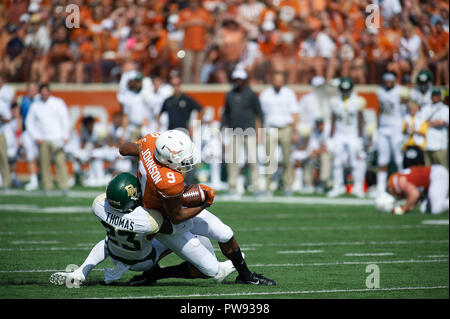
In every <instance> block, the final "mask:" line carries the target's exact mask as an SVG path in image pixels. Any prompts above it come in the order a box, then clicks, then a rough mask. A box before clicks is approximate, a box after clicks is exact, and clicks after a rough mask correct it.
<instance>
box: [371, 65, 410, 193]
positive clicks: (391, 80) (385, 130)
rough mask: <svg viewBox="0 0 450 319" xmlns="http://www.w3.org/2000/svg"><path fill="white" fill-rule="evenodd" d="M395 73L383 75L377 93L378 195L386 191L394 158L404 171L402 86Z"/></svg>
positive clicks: (399, 167) (398, 166) (398, 167)
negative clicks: (390, 166)
mask: <svg viewBox="0 0 450 319" xmlns="http://www.w3.org/2000/svg"><path fill="white" fill-rule="evenodd" d="M395 80H396V77H395V75H394V73H391V72H387V73H385V74H383V85H382V86H381V87H380V88H379V90H378V92H377V98H378V102H379V113H378V121H377V122H378V132H377V133H378V134H377V152H378V158H377V165H378V172H377V193H378V194H381V193H383V192H385V191H386V183H387V176H388V165H389V162H390V160H391V157H393V159H394V162H395V164H396V165H397V169H398V170H401V169H402V149H401V148H402V142H403V135H402V124H403V122H402V119H403V117H404V116H405V113H406V112H405V110H404V107H403V106H402V104H401V86H399V85H396V84H395Z"/></svg>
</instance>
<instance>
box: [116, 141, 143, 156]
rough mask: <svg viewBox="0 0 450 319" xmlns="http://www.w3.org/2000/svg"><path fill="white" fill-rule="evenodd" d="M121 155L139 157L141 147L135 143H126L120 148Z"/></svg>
mask: <svg viewBox="0 0 450 319" xmlns="http://www.w3.org/2000/svg"><path fill="white" fill-rule="evenodd" d="M119 153H120V155H122V156H136V157H137V156H139V145H138V144H136V143H133V142H125V143H123V144H121V145H120V146H119Z"/></svg>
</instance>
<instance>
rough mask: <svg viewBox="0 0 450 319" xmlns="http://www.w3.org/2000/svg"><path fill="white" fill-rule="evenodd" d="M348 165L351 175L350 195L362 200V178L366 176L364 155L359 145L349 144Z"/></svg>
mask: <svg viewBox="0 0 450 319" xmlns="http://www.w3.org/2000/svg"><path fill="white" fill-rule="evenodd" d="M349 153H350V165H351V168H352V175H353V191H352V193H353V194H354V195H355V196H357V197H359V198H362V197H364V196H365V195H364V177H365V175H366V167H367V164H366V154H365V153H364V151H363V150H362V149H361V148H360V146H359V145H356V144H351V145H350V146H349Z"/></svg>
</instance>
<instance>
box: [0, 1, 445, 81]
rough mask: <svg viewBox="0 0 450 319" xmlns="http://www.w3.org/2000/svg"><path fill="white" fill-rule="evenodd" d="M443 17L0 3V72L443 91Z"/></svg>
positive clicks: (333, 5)
mask: <svg viewBox="0 0 450 319" xmlns="http://www.w3.org/2000/svg"><path fill="white" fill-rule="evenodd" d="M71 4H73V5H75V6H69V5H71ZM371 4H375V5H378V8H380V11H379V14H378V13H377V12H378V11H376V10H375V11H374V9H370V8H372V7H368V5H371ZM368 8H369V9H368ZM448 14H449V3H448V1H447V0H426V1H425V0H383V1H378V0H375V1H368V0H336V1H326V0H314V1H311V0H249V1H243V0H224V1H222V0H191V1H187V0H184V1H183V0H71V1H70V0H55V1H50V0H2V1H1V2H0V72H2V73H4V74H5V76H6V79H7V80H8V81H9V82H29V81H33V82H38V83H45V82H61V83H66V82H70V83H72V82H76V83H110V82H118V81H119V79H120V77H121V74H122V73H124V72H126V71H127V70H128V69H129V67H128V66H129V65H130V64H133V63H134V64H136V65H137V66H138V69H139V70H141V72H142V73H143V75H144V76H146V77H153V76H154V75H155V74H157V75H159V76H161V77H162V79H163V80H164V81H165V82H168V81H169V77H170V72H171V71H174V70H175V71H177V72H179V73H180V75H181V79H182V82H183V83H228V82H229V80H230V78H231V74H232V71H233V70H234V69H235V68H237V67H239V68H243V69H245V70H246V72H247V73H248V76H249V82H250V83H251V84H261V83H269V82H270V81H271V79H270V78H269V76H270V74H272V73H275V72H280V73H283V74H284V75H285V77H286V80H287V83H288V84H298V83H300V84H309V83H310V82H311V80H312V78H313V77H314V76H322V77H324V78H325V79H326V81H330V80H331V79H333V78H336V77H348V76H351V77H352V78H353V79H354V81H355V83H356V84H375V83H380V81H381V76H382V74H384V73H385V72H386V71H390V72H394V73H395V74H396V78H397V81H398V83H408V82H413V81H412V79H415V77H416V76H417V74H418V72H419V71H420V70H421V69H429V70H431V72H432V73H433V74H434V81H435V84H436V85H442V84H444V85H447V86H448V85H449V73H448V67H449V64H448V61H449V56H448V43H449V36H448V32H449V31H448V30H449V29H448V28H449V15H448Z"/></svg>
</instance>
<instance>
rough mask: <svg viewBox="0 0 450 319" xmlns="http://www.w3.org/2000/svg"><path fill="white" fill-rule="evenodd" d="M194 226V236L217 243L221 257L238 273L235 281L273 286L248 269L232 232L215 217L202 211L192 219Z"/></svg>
mask: <svg viewBox="0 0 450 319" xmlns="http://www.w3.org/2000/svg"><path fill="white" fill-rule="evenodd" d="M192 220H193V222H194V226H193V227H192V229H191V232H192V233H193V234H196V235H200V236H204V237H208V238H210V239H214V240H215V241H217V242H218V244H219V247H220V250H221V251H222V253H223V255H224V256H225V257H227V258H228V259H229V260H231V262H232V264H233V266H234V267H235V268H236V271H237V272H238V273H239V275H238V277H237V278H236V281H237V282H239V283H253V284H258V285H275V282H274V281H273V280H271V279H268V278H265V277H263V276H261V275H258V274H255V273H253V272H251V271H250V270H249V269H248V266H247V263H246V262H245V260H244V256H243V255H242V253H241V249H240V247H239V244H238V242H237V241H236V238H235V237H234V234H233V230H232V229H231V228H230V227H229V226H228V225H225V224H224V223H223V222H222V221H221V220H220V219H219V218H218V217H217V216H215V215H214V214H211V213H210V212H209V211H208V210H206V209H204V210H203V211H202V212H201V213H200V214H198V215H197V216H196V217H194V218H192Z"/></svg>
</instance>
